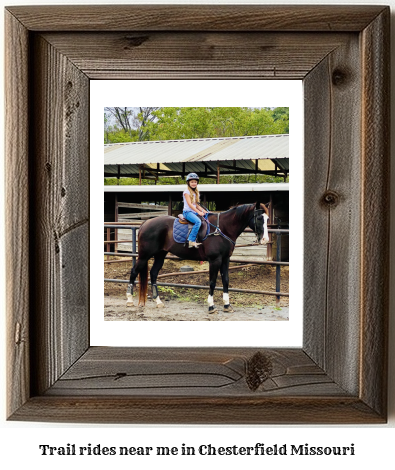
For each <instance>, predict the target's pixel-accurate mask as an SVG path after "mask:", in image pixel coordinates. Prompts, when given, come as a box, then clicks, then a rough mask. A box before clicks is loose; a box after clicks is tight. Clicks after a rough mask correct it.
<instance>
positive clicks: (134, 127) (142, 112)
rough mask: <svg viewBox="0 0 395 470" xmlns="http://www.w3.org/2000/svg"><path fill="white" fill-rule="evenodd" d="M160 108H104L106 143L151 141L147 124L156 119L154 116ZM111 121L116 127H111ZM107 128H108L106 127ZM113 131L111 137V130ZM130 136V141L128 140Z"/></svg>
mask: <svg viewBox="0 0 395 470" xmlns="http://www.w3.org/2000/svg"><path fill="white" fill-rule="evenodd" d="M157 109H159V108H157V107H151V108H142V107H141V108H127V107H123V108H120V107H113V108H111V107H106V108H104V111H105V113H104V122H105V125H104V129H105V133H106V138H105V141H106V142H110V141H111V142H114V141H116V142H134V141H142V140H149V130H148V128H147V124H148V123H149V122H152V121H153V120H154V119H155V116H154V115H153V114H152V113H153V112H154V111H155V110H157ZM110 121H112V122H113V123H114V126H112V128H111V126H110ZM106 126H107V127H106ZM110 128H111V129H112V132H111V133H112V134H118V136H117V137H116V136H115V135H112V136H110V132H109V129H110ZM127 136H129V139H127Z"/></svg>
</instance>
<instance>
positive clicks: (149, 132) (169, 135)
mask: <svg viewBox="0 0 395 470" xmlns="http://www.w3.org/2000/svg"><path fill="white" fill-rule="evenodd" d="M106 109H107V110H108V109H118V108H106ZM119 109H121V108H119ZM125 109H126V108H125ZM128 109H129V108H128ZM130 109H132V108H130ZM137 109H139V110H140V112H139V113H138V114H137V115H136V117H135V119H134V122H135V129H131V130H130V129H128V132H126V131H125V128H126V126H125V125H124V124H123V123H122V126H121V125H117V124H115V125H113V126H110V125H109V114H108V112H107V113H105V114H104V121H105V122H104V142H105V143H116V142H135V141H138V140H151V141H152V140H180V139H200V138H213V137H237V136H248V135H250V136H251V135H271V134H287V133H288V132H289V108H283V107H279V108H247V107H241V108H237V107H205V108H204V107H184V108H177V107H174V108H171V107H165V108H137ZM120 122H121V121H120Z"/></svg>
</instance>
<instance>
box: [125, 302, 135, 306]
mask: <svg viewBox="0 0 395 470" xmlns="http://www.w3.org/2000/svg"><path fill="white" fill-rule="evenodd" d="M133 306H134V304H133V302H126V307H133Z"/></svg>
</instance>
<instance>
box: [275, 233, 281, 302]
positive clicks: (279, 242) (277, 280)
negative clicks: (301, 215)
mask: <svg viewBox="0 0 395 470" xmlns="http://www.w3.org/2000/svg"><path fill="white" fill-rule="evenodd" d="M278 227H279V228H280V225H279V226H278ZM276 236H277V261H280V259H281V232H276ZM280 285H281V267H280V265H279V264H278V265H276V292H280ZM276 307H280V296H279V295H276Z"/></svg>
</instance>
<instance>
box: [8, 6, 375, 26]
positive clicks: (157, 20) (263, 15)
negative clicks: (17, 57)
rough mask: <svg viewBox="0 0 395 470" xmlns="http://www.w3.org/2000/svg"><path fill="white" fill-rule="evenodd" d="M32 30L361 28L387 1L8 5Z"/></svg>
mask: <svg viewBox="0 0 395 470" xmlns="http://www.w3.org/2000/svg"><path fill="white" fill-rule="evenodd" d="M8 10H9V11H10V12H11V13H12V14H14V15H16V16H17V17H18V19H19V21H21V22H22V23H23V24H24V25H25V26H26V27H27V28H29V30H31V31H64V30H65V26H66V27H67V31H136V30H137V31H141V30H146V31H149V30H153V31H202V30H203V31H361V30H362V29H364V28H366V26H367V25H368V24H369V23H370V22H371V21H372V18H375V17H376V16H377V15H378V14H379V13H380V12H381V11H382V10H383V7H382V6H376V5H369V6H360V7H358V11H356V8H355V6H348V5H338V6H336V7H335V8H334V7H333V6H329V5H328V6H327V5H314V6H307V5H288V6H287V5H280V6H275V5H266V6H264V7H262V6H260V5H256V6H254V5H249V6H241V5H221V6H219V5H213V6H207V5H182V6H175V5H161V6H154V5H149V6H148V5H140V6H131V5H102V6H95V7H94V8H92V7H89V6H83V5H73V6H71V5H64V6H40V7H37V6H30V7H29V6H28V7H18V6H14V7H8Z"/></svg>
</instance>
